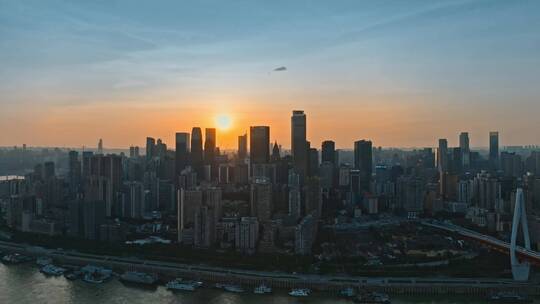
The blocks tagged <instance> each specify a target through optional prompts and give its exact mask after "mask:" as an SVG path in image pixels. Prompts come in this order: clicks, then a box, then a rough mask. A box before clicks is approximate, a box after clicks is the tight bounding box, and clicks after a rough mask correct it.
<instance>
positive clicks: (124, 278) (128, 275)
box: [120, 271, 158, 286]
mask: <svg viewBox="0 0 540 304" xmlns="http://www.w3.org/2000/svg"><path fill="white" fill-rule="evenodd" d="M157 280H158V278H157V276H156V275H154V274H148V273H145V272H137V271H127V272H124V273H123V274H122V275H121V276H120V281H121V282H123V283H131V284H140V285H146V286H155V285H156V284H157Z"/></svg>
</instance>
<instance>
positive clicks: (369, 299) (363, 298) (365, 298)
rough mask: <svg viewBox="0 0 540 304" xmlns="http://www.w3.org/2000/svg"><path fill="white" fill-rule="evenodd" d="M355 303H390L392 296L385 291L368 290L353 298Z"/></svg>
mask: <svg viewBox="0 0 540 304" xmlns="http://www.w3.org/2000/svg"><path fill="white" fill-rule="evenodd" d="M353 302H354V303H361V304H390V303H391V302H390V297H389V296H388V295H387V294H385V293H380V292H368V293H363V294H360V295H358V296H356V298H354V300H353Z"/></svg>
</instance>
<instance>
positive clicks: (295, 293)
mask: <svg viewBox="0 0 540 304" xmlns="http://www.w3.org/2000/svg"><path fill="white" fill-rule="evenodd" d="M310 294H311V290H310V289H307V288H295V289H293V290H291V291H290V292H289V295H290V296H291V297H307V296H309V295H310Z"/></svg>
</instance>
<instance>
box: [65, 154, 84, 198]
mask: <svg viewBox="0 0 540 304" xmlns="http://www.w3.org/2000/svg"><path fill="white" fill-rule="evenodd" d="M68 176H69V181H68V182H69V190H70V193H71V194H74V193H76V192H77V189H78V188H79V187H80V185H81V162H80V161H79V152H77V151H69V173H68Z"/></svg>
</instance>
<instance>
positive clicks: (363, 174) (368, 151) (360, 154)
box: [354, 140, 373, 191]
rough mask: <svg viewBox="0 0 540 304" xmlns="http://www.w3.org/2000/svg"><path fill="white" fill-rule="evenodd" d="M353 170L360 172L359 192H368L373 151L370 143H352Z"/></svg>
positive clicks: (362, 141)
mask: <svg viewBox="0 0 540 304" xmlns="http://www.w3.org/2000/svg"><path fill="white" fill-rule="evenodd" d="M354 168H355V169H357V170H360V190H362V191H369V189H370V184H371V175H372V173H373V149H372V145H371V141H369V140H359V141H356V142H355V143H354Z"/></svg>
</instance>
